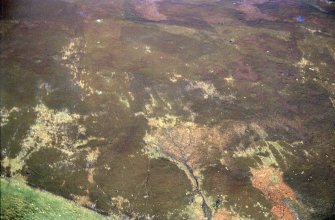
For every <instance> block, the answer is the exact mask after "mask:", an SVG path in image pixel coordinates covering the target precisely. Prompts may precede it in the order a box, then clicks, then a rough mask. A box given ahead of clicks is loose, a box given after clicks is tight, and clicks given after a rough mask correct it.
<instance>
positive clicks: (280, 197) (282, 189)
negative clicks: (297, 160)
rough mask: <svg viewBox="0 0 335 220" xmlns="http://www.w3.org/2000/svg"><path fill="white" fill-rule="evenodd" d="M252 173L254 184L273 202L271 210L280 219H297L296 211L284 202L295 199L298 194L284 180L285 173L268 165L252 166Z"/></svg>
mask: <svg viewBox="0 0 335 220" xmlns="http://www.w3.org/2000/svg"><path fill="white" fill-rule="evenodd" d="M251 173H252V175H253V179H252V185H253V186H254V187H255V188H257V189H259V190H261V191H262V193H263V194H264V195H265V197H266V198H267V199H269V200H270V201H271V202H272V204H273V207H272V209H271V212H272V213H273V214H274V215H275V216H277V218H278V219H285V220H289V219H295V216H294V213H293V212H292V211H291V210H290V208H289V207H288V206H287V205H286V204H285V203H284V200H285V199H289V200H295V199H296V195H295V193H294V191H293V190H292V189H291V188H290V187H289V186H288V185H286V183H285V182H284V180H283V173H282V172H280V171H279V170H278V169H275V168H272V167H266V166H262V167H259V168H256V169H255V168H251Z"/></svg>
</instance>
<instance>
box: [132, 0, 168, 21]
mask: <svg viewBox="0 0 335 220" xmlns="http://www.w3.org/2000/svg"><path fill="white" fill-rule="evenodd" d="M157 2H158V0H143V1H135V2H134V7H135V10H136V12H138V13H139V14H140V15H141V17H142V18H144V19H146V20H150V21H164V20H167V17H166V16H165V15H164V14H162V13H160V12H159V9H158V4H157Z"/></svg>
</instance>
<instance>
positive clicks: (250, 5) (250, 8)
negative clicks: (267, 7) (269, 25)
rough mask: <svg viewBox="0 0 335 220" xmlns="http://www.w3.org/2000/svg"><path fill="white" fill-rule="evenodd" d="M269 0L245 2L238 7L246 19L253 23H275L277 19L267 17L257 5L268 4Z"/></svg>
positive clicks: (245, 0) (247, 0)
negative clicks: (256, 21)
mask: <svg viewBox="0 0 335 220" xmlns="http://www.w3.org/2000/svg"><path fill="white" fill-rule="evenodd" d="M268 1H269V0H252V1H250V0H244V1H243V2H242V3H241V4H240V5H239V6H238V8H237V9H238V10H239V11H240V12H243V13H244V14H245V18H246V19H247V20H249V21H253V20H259V19H262V20H268V21H275V20H276V18H275V17H273V16H271V15H267V14H264V13H263V12H261V10H260V9H259V8H258V7H257V5H261V4H264V3H266V2H268Z"/></svg>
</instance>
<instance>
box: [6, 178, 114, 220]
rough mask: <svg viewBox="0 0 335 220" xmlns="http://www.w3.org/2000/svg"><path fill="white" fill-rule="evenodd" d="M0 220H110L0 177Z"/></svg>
mask: <svg viewBox="0 0 335 220" xmlns="http://www.w3.org/2000/svg"><path fill="white" fill-rule="evenodd" d="M0 195H1V205H0V206H1V218H0V219H3V220H7V219H27V220H30V219H31V220H39V219H44V220H49V219H50V220H53V219H59V220H72V219H94V220H95V219H97V220H100V219H101V220H111V219H116V218H112V217H105V216H102V215H99V214H98V213H96V212H94V211H91V210H89V209H86V208H83V207H80V206H79V205H77V204H75V203H74V202H71V201H69V200H66V199H64V198H62V197H59V196H55V195H53V194H51V193H48V192H44V191H41V190H37V189H33V188H31V187H29V186H27V185H26V184H25V183H24V182H21V181H19V180H15V179H10V180H7V179H4V178H1V194H0Z"/></svg>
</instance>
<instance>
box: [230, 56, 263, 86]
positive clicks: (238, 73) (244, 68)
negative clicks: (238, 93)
mask: <svg viewBox="0 0 335 220" xmlns="http://www.w3.org/2000/svg"><path fill="white" fill-rule="evenodd" d="M233 76H234V78H235V79H239V80H246V81H250V82H256V81H258V80H259V75H258V74H257V73H255V72H254V71H253V69H252V67H251V66H250V64H248V63H246V62H244V61H243V60H240V61H238V62H237V63H236V69H235V71H234V73H233Z"/></svg>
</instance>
